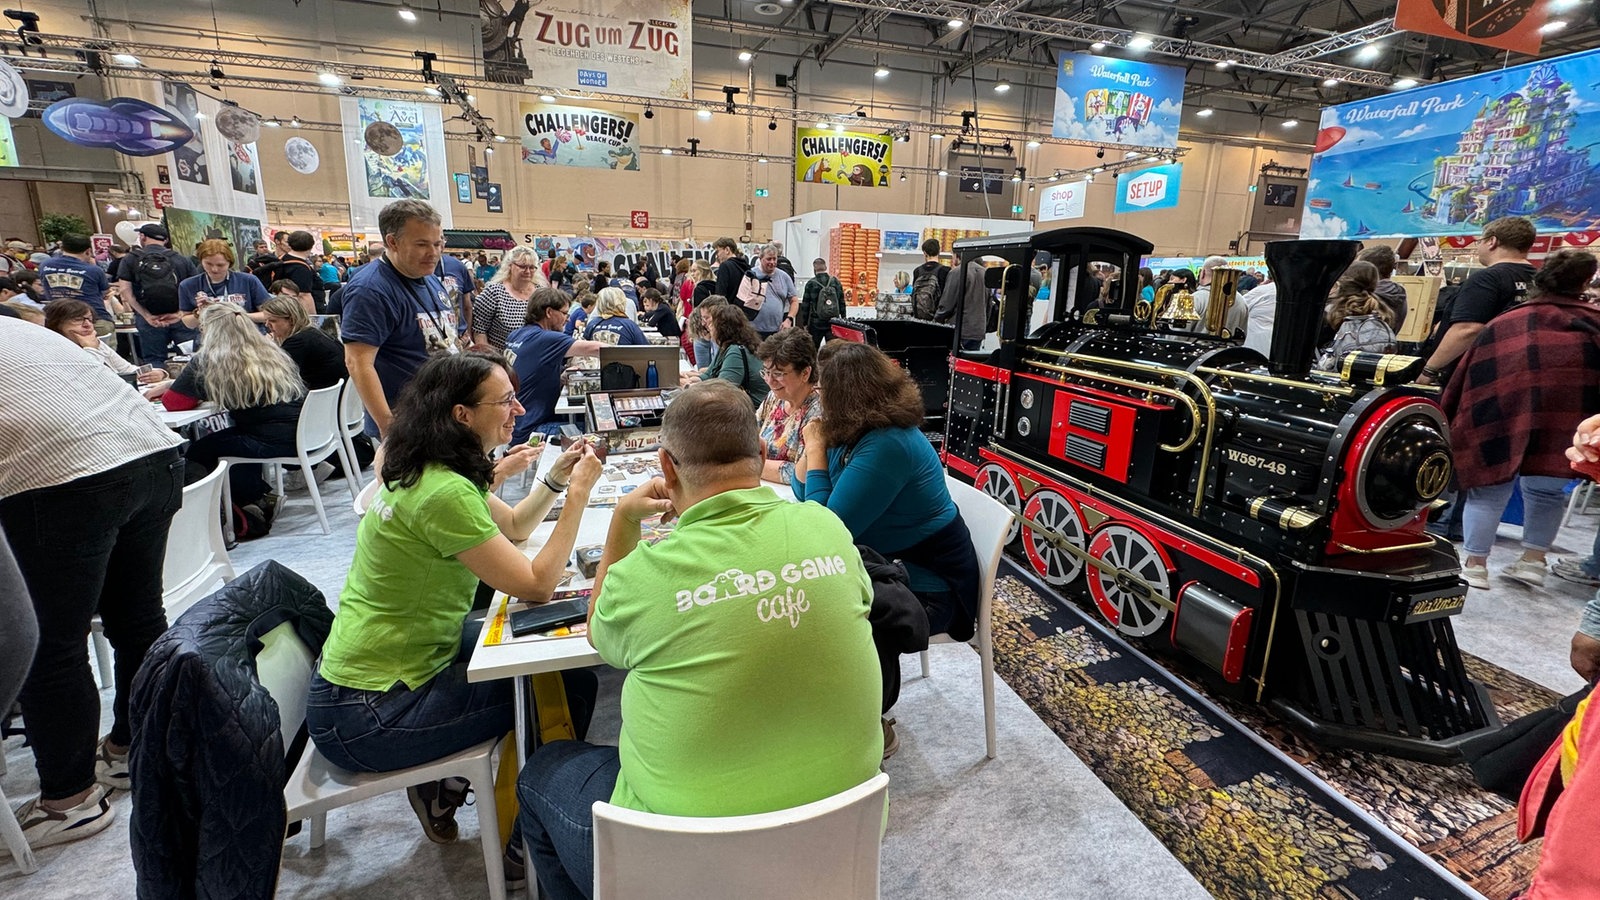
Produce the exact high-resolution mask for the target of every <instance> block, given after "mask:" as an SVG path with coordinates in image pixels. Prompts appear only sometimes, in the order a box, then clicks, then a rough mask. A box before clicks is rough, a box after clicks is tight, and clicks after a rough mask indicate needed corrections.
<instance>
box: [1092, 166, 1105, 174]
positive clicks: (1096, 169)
mask: <svg viewBox="0 0 1600 900" xmlns="http://www.w3.org/2000/svg"><path fill="white" fill-rule="evenodd" d="M1105 170H1106V167H1105V166H1095V167H1094V173H1095V174H1096V175H1099V174H1100V173H1101V172H1104V171H1105Z"/></svg>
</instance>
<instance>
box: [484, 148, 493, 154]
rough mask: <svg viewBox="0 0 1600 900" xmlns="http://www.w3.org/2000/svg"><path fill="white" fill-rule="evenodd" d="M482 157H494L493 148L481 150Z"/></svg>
mask: <svg viewBox="0 0 1600 900" xmlns="http://www.w3.org/2000/svg"><path fill="white" fill-rule="evenodd" d="M483 155H484V156H493V155H494V148H493V147H485V148H483Z"/></svg>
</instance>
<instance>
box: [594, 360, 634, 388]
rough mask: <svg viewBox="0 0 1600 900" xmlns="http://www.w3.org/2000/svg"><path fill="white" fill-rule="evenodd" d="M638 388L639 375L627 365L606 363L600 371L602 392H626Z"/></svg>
mask: <svg viewBox="0 0 1600 900" xmlns="http://www.w3.org/2000/svg"><path fill="white" fill-rule="evenodd" d="M638 386H639V373H638V372H636V371H634V368H633V366H630V365H628V364H627V363H621V362H612V363H606V364H605V366H604V367H602V368H601V369H600V389H601V390H602V391H627V390H632V389H634V388H636V387H638Z"/></svg>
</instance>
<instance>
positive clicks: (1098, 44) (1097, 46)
mask: <svg viewBox="0 0 1600 900" xmlns="http://www.w3.org/2000/svg"><path fill="white" fill-rule="evenodd" d="M1105 48H1106V42H1105V41H1095V42H1094V43H1092V44H1090V45H1089V49H1090V50H1094V51H1100V50H1104V49H1105Z"/></svg>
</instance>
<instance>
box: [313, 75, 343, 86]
mask: <svg viewBox="0 0 1600 900" xmlns="http://www.w3.org/2000/svg"><path fill="white" fill-rule="evenodd" d="M317 80H318V81H320V82H322V83H323V84H325V85H327V86H328V87H338V86H339V85H341V84H344V79H343V78H340V77H339V76H338V75H336V74H334V73H332V72H318V73H317Z"/></svg>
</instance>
